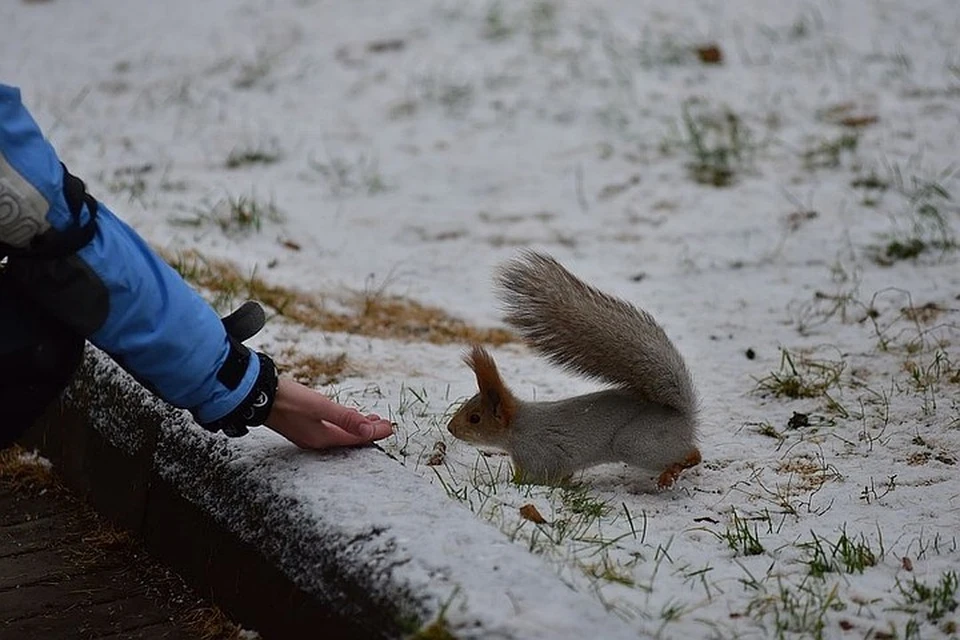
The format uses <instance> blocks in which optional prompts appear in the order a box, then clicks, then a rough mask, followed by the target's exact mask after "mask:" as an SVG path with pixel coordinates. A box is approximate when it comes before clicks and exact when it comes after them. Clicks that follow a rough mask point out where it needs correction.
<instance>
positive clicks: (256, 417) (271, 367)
mask: <svg viewBox="0 0 960 640" xmlns="http://www.w3.org/2000/svg"><path fill="white" fill-rule="evenodd" d="M257 358H259V360H260V375H258V376H257V380H256V382H254V383H253V387H252V388H251V389H250V393H248V394H247V397H246V398H244V399H243V401H242V402H241V403H240V404H239V405H238V406H237V408H236V409H234V410H233V411H231V412H230V413H228V414H227V415H225V416H224V417H222V418H220V419H219V420H214V421H213V422H208V423H205V424H202V425H200V426H202V427H203V428H204V429H206V430H207V431H211V432H213V433H216V432H217V431H223V433H224V434H225V435H227V436H230V437H231V438H239V437H240V436H245V435H247V433H248V429H247V427H255V426H259V425H262V424H263V423H264V422H266V420H267V417H268V416H269V415H270V410H271V409H272V408H273V401H274V399H276V397H277V382H278V379H277V367H276V365H275V364H274V363H273V360H272V359H271V358H270V356H268V355H266V354H263V353H259V352H258V353H257Z"/></svg>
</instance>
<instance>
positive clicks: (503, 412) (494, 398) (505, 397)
mask: <svg viewBox="0 0 960 640" xmlns="http://www.w3.org/2000/svg"><path fill="white" fill-rule="evenodd" d="M463 359H464V361H465V362H466V363H467V365H469V367H470V368H471V369H473V372H474V373H475V374H476V376H477V386H478V387H479V389H480V397H481V398H482V399H483V402H484V404H485V405H486V407H487V408H488V409H489V410H490V411H492V412H493V414H494V415H495V416H496V417H497V419H498V420H501V421H503V422H504V424H509V423H510V419H511V418H512V417H513V412H514V408H515V407H514V400H513V396H512V395H511V394H510V391H509V390H508V389H507V387H506V385H505V384H504V383H503V380H502V379H501V378H500V372H499V371H497V363H496V362H494V361H493V356H491V355H490V353H489V352H488V351H487V350H486V349H484V348H483V347H481V346H480V345H478V344H475V345H473V348H472V349H470V352H469V353H467V354H466V355H465V356H464V358H463Z"/></svg>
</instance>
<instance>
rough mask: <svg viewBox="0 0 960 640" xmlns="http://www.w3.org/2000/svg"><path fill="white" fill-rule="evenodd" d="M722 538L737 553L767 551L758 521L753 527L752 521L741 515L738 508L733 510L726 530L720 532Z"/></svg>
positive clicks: (745, 554)
mask: <svg viewBox="0 0 960 640" xmlns="http://www.w3.org/2000/svg"><path fill="white" fill-rule="evenodd" d="M720 538H721V539H722V540H724V541H725V542H726V543H727V546H728V547H730V549H732V550H733V552H734V554H736V555H741V556H758V555H760V554H761V553H763V552H764V551H766V549H764V547H763V544H762V543H761V542H760V533H759V528H758V526H757V523H756V522H754V523H753V527H752V528H751V527H750V522H749V521H748V520H747V519H745V518H742V517H740V516H739V515H738V514H737V512H736V510H733V512H732V515H731V517H730V524H728V525H727V528H726V529H725V530H724V532H723V533H722V534H720Z"/></svg>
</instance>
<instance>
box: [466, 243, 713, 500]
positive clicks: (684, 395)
mask: <svg viewBox="0 0 960 640" xmlns="http://www.w3.org/2000/svg"><path fill="white" fill-rule="evenodd" d="M495 282H496V284H497V285H498V287H497V295H498V297H499V299H500V301H501V302H502V303H503V307H504V310H505V318H504V319H505V321H506V323H507V324H508V325H510V326H512V327H513V328H514V329H516V330H517V331H518V332H519V334H520V336H521V337H522V338H523V340H524V341H525V342H526V343H527V344H528V345H529V346H530V347H531V348H532V349H533V350H534V351H536V352H538V353H539V354H540V355H542V356H545V357H546V358H547V359H548V360H550V361H551V362H553V363H554V364H557V365H560V366H561V367H563V368H564V369H566V370H568V371H571V372H573V373H576V374H579V375H581V376H583V377H586V378H592V379H598V380H601V381H604V382H606V383H607V384H608V385H609V388H607V389H605V390H602V391H597V392H594V393H589V394H587V395H583V396H577V397H572V398H567V399H563V400H557V401H554V402H528V401H525V400H521V399H519V398H517V397H516V396H515V395H513V393H512V392H511V391H510V389H509V388H508V387H507V386H506V385H505V384H504V382H503V380H502V379H501V377H500V373H499V372H498V371H497V365H496V363H495V362H494V360H493V357H492V356H491V355H490V353H489V352H488V351H487V350H486V349H484V348H483V347H482V346H480V345H478V344H475V345H473V347H472V349H471V350H470V351H469V352H468V353H467V354H466V355H464V358H463V360H464V362H465V363H466V364H467V365H468V366H469V367H470V368H471V369H472V370H473V372H474V374H476V378H477V386H478V387H479V392H478V393H477V394H476V395H474V396H473V397H472V398H470V399H469V400H467V401H466V402H465V403H464V404H463V405H462V406H461V407H460V408H459V410H458V411H457V412H456V413H455V414H454V416H453V417H452V418H451V420H450V422H449V424H448V425H447V429H448V431H449V432H450V433H451V434H452V435H453V436H454V437H456V438H457V439H459V440H464V441H466V442H469V443H471V444H474V445H480V446H492V447H496V448H499V449H502V450H505V451H506V452H507V453H509V454H510V456H511V458H512V461H513V467H514V477H515V478H516V479H518V480H520V481H523V482H531V483H537V484H558V483H562V482H565V481H567V480H568V479H569V478H570V476H572V475H573V473H574V472H576V471H579V470H581V469H585V468H587V467H591V466H594V465H597V464H601V463H607V462H625V463H627V464H629V465H633V466H636V467H640V468H643V469H647V470H652V471H655V472H657V473H659V476H658V479H657V486H658V487H659V488H667V487H670V486H671V485H673V483H674V482H675V481H676V479H677V477H678V476H679V475H680V473H681V472H682V471H683V470H684V469H688V468H690V467H694V466H696V465H698V464H699V463H700V461H701V457H700V451H699V449H698V448H697V446H696V436H697V424H698V404H699V403H698V398H697V393H696V390H695V388H694V384H693V380H692V378H691V375H690V372H689V371H688V369H687V366H686V364H685V363H684V360H683V357H682V356H681V355H680V353H679V352H678V351H677V349H676V347H675V346H674V345H673V343H672V342H671V341H670V339H669V338H668V337H667V334H666V333H664V331H663V329H662V328H661V327H660V325H659V324H657V322H656V320H654V319H653V316H651V315H650V314H649V313H647V312H645V311H643V310H641V309H638V308H637V307H635V306H633V305H631V304H630V303H628V302H626V301H624V300H621V299H619V298H616V297H614V296H612V295H609V294H607V293H604V292H603V291H600V290H599V289H596V288H595V287H593V286H591V285H589V284H587V283H585V282H583V281H582V280H580V279H579V278H577V277H576V276H574V275H573V274H572V273H570V272H569V271H568V270H567V269H566V268H565V267H563V266H562V265H561V264H560V263H559V262H557V261H556V260H555V259H554V258H552V257H551V256H549V255H546V254H543V253H538V252H535V251H531V250H528V251H524V252H522V253H521V254H520V255H519V256H518V257H516V258H514V259H512V260H510V261H508V262H506V263H504V264H503V265H501V266H500V268H499V269H498V272H497V275H496V278H495Z"/></svg>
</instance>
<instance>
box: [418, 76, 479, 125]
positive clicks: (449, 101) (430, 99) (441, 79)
mask: <svg viewBox="0 0 960 640" xmlns="http://www.w3.org/2000/svg"><path fill="white" fill-rule="evenodd" d="M413 93H414V95H415V98H416V99H415V100H413V101H411V103H412V104H418V103H421V102H422V103H426V104H435V105H438V106H440V107H441V108H442V109H443V111H444V113H445V114H446V115H447V116H450V117H463V116H465V115H466V114H467V113H468V112H469V111H470V108H471V107H472V106H473V103H474V100H475V99H476V89H475V88H474V86H473V83H472V82H470V81H469V80H466V79H463V78H454V77H450V76H445V75H441V74H436V73H433V74H425V75H421V76H419V77H417V78H416V79H415V80H414V83H413Z"/></svg>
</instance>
